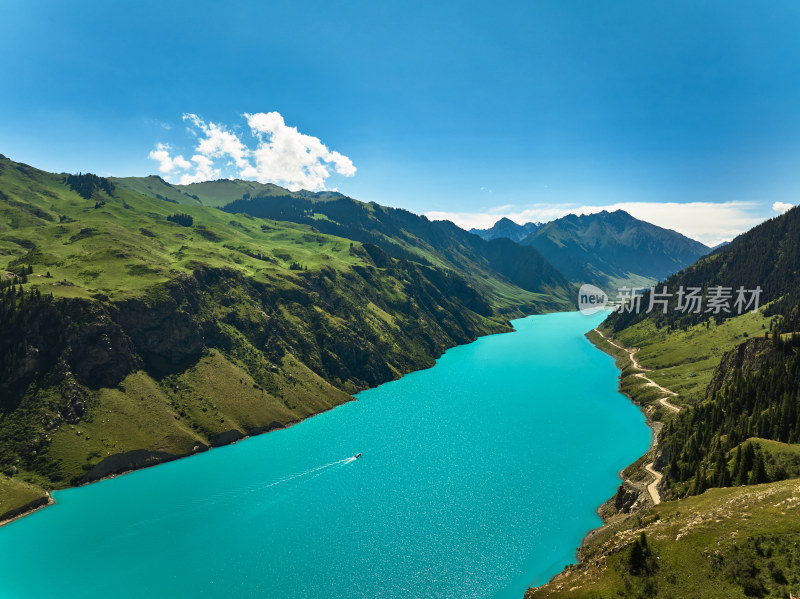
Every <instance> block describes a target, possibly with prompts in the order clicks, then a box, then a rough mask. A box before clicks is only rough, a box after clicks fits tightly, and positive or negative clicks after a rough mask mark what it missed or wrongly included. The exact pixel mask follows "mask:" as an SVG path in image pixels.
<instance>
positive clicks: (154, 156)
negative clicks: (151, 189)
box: [150, 144, 192, 174]
mask: <svg viewBox="0 0 800 599" xmlns="http://www.w3.org/2000/svg"><path fill="white" fill-rule="evenodd" d="M170 149H171V148H170V147H169V145H167V144H157V145H156V149H155V150H153V151H152V152H150V159H151V160H155V161H156V162H158V170H159V171H160V172H162V173H164V174H169V173H171V172H172V171H174V170H175V169H184V170H185V169H188V168H191V166H192V165H191V163H190V162H189V161H188V160H185V159H184V158H183V156H180V155H179V156H175V158H173V157H172V156H170V153H169V152H170Z"/></svg>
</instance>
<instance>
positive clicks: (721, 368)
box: [706, 337, 777, 398]
mask: <svg viewBox="0 0 800 599" xmlns="http://www.w3.org/2000/svg"><path fill="white" fill-rule="evenodd" d="M776 357H777V354H776V353H775V350H774V348H773V346H772V343H771V342H770V340H768V339H764V338H762V337H758V338H752V339H748V340H747V341H745V342H744V343H740V344H739V345H737V346H736V347H734V348H733V349H732V350H730V351H728V352H726V353H725V354H724V355H723V356H722V359H721V360H720V363H719V365H718V366H717V368H716V370H715V371H714V375H713V376H712V377H711V382H710V383H709V384H708V387H707V388H706V398H710V397H712V396H713V395H714V394H715V393H717V392H718V391H720V390H721V389H722V388H723V387H724V386H725V385H726V384H728V383H729V382H730V381H731V379H732V377H733V376H734V373H735V372H739V373H741V374H742V375H747V374H751V373H753V372H757V371H758V370H759V369H760V368H761V366H762V365H764V364H769V363H771V362H772V361H773V360H774V359H775V358H776Z"/></svg>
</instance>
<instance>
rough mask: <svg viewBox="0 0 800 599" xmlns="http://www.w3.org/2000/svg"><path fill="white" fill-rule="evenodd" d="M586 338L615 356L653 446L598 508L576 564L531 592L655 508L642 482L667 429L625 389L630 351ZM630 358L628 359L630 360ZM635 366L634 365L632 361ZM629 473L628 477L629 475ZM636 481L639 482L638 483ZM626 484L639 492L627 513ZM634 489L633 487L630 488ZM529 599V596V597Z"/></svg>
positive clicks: (593, 333)
mask: <svg viewBox="0 0 800 599" xmlns="http://www.w3.org/2000/svg"><path fill="white" fill-rule="evenodd" d="M584 337H586V339H587V340H588V341H589V342H590V343H592V345H594V346H595V347H596V348H597V349H599V350H600V351H602V352H603V353H605V354H607V355H609V356H611V357H612V358H614V360H615V362H616V365H617V369H618V370H619V376H618V382H619V392H620V393H621V394H622V395H624V396H625V397H627V398H628V400H629V401H630V402H631V403H632V404H634V405H635V406H636V407H638V408H639V410H640V411H641V412H642V414H643V415H644V417H645V423H646V424H647V426H648V428H649V429H650V431H651V433H652V441H651V443H650V447H649V448H648V450H647V451H646V452H645V453H644V454H642V455H641V456H640V457H639V458H637V459H636V460H634V461H633V462H631V464H629V465H628V466H627V467H626V468H624V469H623V470H621V471H620V472H619V473H618V476H619V479H620V483H621V484H620V486H619V488H618V489H617V492H616V493H615V494H614V495H612V496H611V497H609V498H608V499H607V500H606V501H604V502H603V503H601V504H600V505H599V506H597V509H596V510H595V513H596V514H597V516H599V517H600V519H602V520H603V524H601V525H600V526H598V527H597V528H593V529H591V530H589V531H587V533H586V534H585V535H584V536H583V538H582V539H581V543H580V545H579V546H578V548H577V549H576V560H577V561H576V563H575V564H571V565H568V566H566V567H565V568H564V569H563V570H562V571H561V572H558V573H557V574H555V575H554V576H552V577H551V578H550V579H549V580H548V581H547V582H545V583H544V584H541V585H537V586H536V587H531V588H538V587H542V586H545V585H548V584H551V583H554V582H558V580H559V578H561V577H562V576H564V575H565V574H566V573H567V572H569V571H571V570H573V569H577V568H581V567H582V566H583V565H584V564H585V560H584V559H583V556H582V551H583V549H584V548H585V547H586V546H587V545H588V543H589V542H590V541H591V540H592V539H594V538H595V537H596V536H598V535H601V534H604V533H606V532H611V531H612V530H613V528H614V524H615V522H616V521H617V520H618V519H619V518H627V517H630V516H631V515H633V514H637V513H639V512H641V511H643V510H646V509H649V508H650V507H652V506H653V505H654V502H653V499H652V497H651V496H650V494H649V493H648V490H647V485H646V484H644V483H643V482H642V479H644V480H647V479H649V478H652V475H651V474H650V472H649V471H648V470H647V466H649V465H651V463H652V462H654V461H655V458H656V455H657V453H658V450H659V447H660V446H659V440H660V437H661V430H662V429H663V426H664V424H663V423H662V422H660V421H658V420H655V419H654V418H653V409H652V408H651V407H645V406H643V405H642V404H641V403H640V402H638V401H637V400H636V399H635V398H634V397H633V396H632V395H631V394H630V393H629V392H628V391H625V390H623V389H622V381H623V378H624V377H625V376H626V375H625V374H624V370H625V368H626V363H625V360H626V359H627V360H629V361H631V359H630V354H629V353H628V351H629V350H627V349H626V348H621V346H618V345H616V344H615V343H612V342H611V341H610V340H609V339H608V338H606V337H605V336H604V335H603V334H602V333H600V331H599V330H598V329H592V330H590V331H588V332H587V333H586V334H585V335H584ZM612 347H616V348H620V349H622V351H624V352H625V355H624V356H623V355H620V354H619V353H617V352H615V351H614V350H612V349H611V348H612ZM626 356H627V358H626ZM631 363H632V361H631ZM626 471H627V475H626ZM632 479H637V480H636V481H635V482H634V481H633V480H632ZM626 484H628V485H630V486H631V487H634V488H635V489H636V492H637V496H638V497H637V499H636V500H634V501H633V504H632V506H631V508H630V509H629V510H628V511H627V512H624V511H622V510H620V509H618V508H617V506H616V501H617V499H618V496H619V495H620V492H621V490H622V489H624V488H625V486H626ZM628 489H630V487H628ZM526 596H527V593H526Z"/></svg>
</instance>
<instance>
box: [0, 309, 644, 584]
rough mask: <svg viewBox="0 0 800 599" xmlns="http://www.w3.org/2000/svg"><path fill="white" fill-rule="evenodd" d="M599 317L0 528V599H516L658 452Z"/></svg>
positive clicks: (566, 559)
mask: <svg viewBox="0 0 800 599" xmlns="http://www.w3.org/2000/svg"><path fill="white" fill-rule="evenodd" d="M604 317H605V314H602V313H601V314H597V315H594V316H585V315H583V314H581V313H579V312H570V313H558V314H548V315H543V316H532V317H529V318H525V319H521V320H516V321H514V326H515V328H516V329H517V330H516V331H515V332H513V333H508V334H501V335H492V336H489V337H483V338H481V339H479V340H477V341H476V342H474V343H471V344H469V345H464V346H460V347H456V348H453V349H451V350H449V351H448V352H446V353H445V355H443V356H442V357H441V358H440V359H439V361H438V362H437V364H436V366H434V367H433V368H431V369H428V370H423V371H419V372H415V373H412V374H409V375H407V376H405V377H403V378H402V379H400V380H398V381H394V382H391V383H387V384H385V385H382V386H380V387H378V388H375V389H371V390H368V391H365V392H363V393H360V394H359V395H358V396H357V397H358V401H354V402H350V403H348V404H345V405H343V406H340V407H338V408H336V409H334V410H331V411H330V412H326V413H324V414H320V415H318V416H315V417H313V418H310V419H308V420H306V421H304V422H302V423H300V424H298V425H296V426H293V427H291V428H289V429H285V430H281V431H276V432H272V433H269V434H266V435H261V436H258V437H253V438H250V439H246V440H244V441H241V442H239V443H237V444H235V445H231V446H227V447H222V448H219V449H214V450H212V451H209V452H207V453H204V454H200V455H197V456H194V457H191V458H187V459H183V460H178V461H176V462H171V463H169V464H164V465H161V466H157V467H155V468H150V469H147V470H140V471H138V472H134V473H131V474H127V475H125V476H121V477H118V478H115V479H111V480H106V481H102V482H99V483H96V484H93V485H89V486H86V487H81V488H77V489H70V490H66V491H59V492H56V493H55V494H54V497H55V499H56V505H55V506H52V507H48V508H46V509H43V510H41V511H39V512H36V513H34V514H32V515H31V516H28V517H26V518H23V519H21V520H18V521H16V522H12V523H11V524H9V525H7V526H4V527H2V528H0V597H2V598H4V599H5V598H6V597H13V598H20V599H21V598H24V599H30V598H39V597H81V598H94V597H115V598H129V597H130V598H136V599H141V598H146V597H147V598H149V597H159V598H160V597H170V598H178V597H203V598H216V597H226V598H228V597H277V598H284V597H286V598H291V597H314V598H323V597H325V598H326V599H327V598H350V597H369V598H373V597H407V598H422V597H431V598H437V599H441V598H446V597H502V598H505V597H513V598H515V599H521V598H522V595H523V593H524V591H525V589H526V588H527V587H528V586H530V585H531V584H541V583H544V582H546V581H547V580H548V579H549V578H550V577H551V576H553V575H554V574H556V573H557V572H559V571H560V570H561V569H563V567H564V566H565V565H566V564H568V563H573V562H574V561H575V550H576V548H577V547H578V545H579V544H580V542H581V539H582V538H583V536H584V535H585V534H586V532H587V531H589V530H590V529H592V528H594V527H596V526H599V525H600V524H601V521H600V519H599V518H598V516H597V515H596V513H595V510H596V508H597V507H598V505H599V504H600V503H602V502H603V501H605V500H606V499H608V498H609V497H610V496H611V495H612V494H613V493H614V492H615V490H616V488H617V486H618V485H619V483H620V480H619V478H618V472H619V471H620V470H621V469H623V468H624V467H625V466H627V465H628V464H630V463H631V462H633V461H635V460H636V459H637V458H638V457H639V456H641V455H642V454H643V453H644V452H645V451H646V450H647V448H648V446H649V444H650V440H651V434H650V430H649V429H648V428H647V426H646V424H645V419H644V416H643V414H642V413H641V411H640V410H639V409H638V408H637V407H635V406H634V405H633V404H631V403H630V402H629V401H628V400H627V398H625V396H623V395H621V394H620V393H619V392H618V390H617V385H618V380H617V377H618V374H619V373H618V371H617V369H616V367H615V365H614V362H613V360H612V359H611V358H610V357H609V356H607V355H606V354H604V353H602V352H601V351H599V350H598V349H596V348H595V347H594V346H592V345H591V343H589V341H587V340H586V339H585V338H584V336H583V335H584V334H585V333H586V332H587V331H589V330H590V329H592V328H594V327H595V326H597V325H598V324H599V323H600V322H601V321H602V319H603V318H604ZM359 452H360V453H362V454H363V457H362V458H361V459H358V460H354V459H351V458H352V456H354V455H355V454H356V453H359Z"/></svg>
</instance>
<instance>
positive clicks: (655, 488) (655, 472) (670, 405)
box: [594, 329, 681, 505]
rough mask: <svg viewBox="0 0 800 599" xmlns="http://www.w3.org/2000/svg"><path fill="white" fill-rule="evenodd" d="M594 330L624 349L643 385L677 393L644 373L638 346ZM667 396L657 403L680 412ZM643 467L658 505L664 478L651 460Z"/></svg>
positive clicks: (670, 394)
mask: <svg viewBox="0 0 800 599" xmlns="http://www.w3.org/2000/svg"><path fill="white" fill-rule="evenodd" d="M594 330H595V332H597V334H598V335H600V336H601V337H602V338H603V339H604V340H605V341H607V342H608V343H610V344H611V345H613V346H614V347H617V348H619V349H621V350H622V351H624V352H625V353H627V354H628V356H629V357H630V359H631V364H633V367H634V368H636V369H637V370H641V371H642V372H636V373H634V374H633V376H636V377H639V378H641V379H642V380H643V381H644V384H645V385H647V386H649V387H655V388H656V389H659V390H660V391H661V392H662V393H664V395H666V396H667V397H675V396H677V395H678V394H677V393H675V392H674V391H670V390H669V389H667V388H666V387H662V386H661V385H659V384H658V383H656V382H655V381H654V380H653V379H651V378H650V377H648V376H647V374H645V373H646V372H648V371H649V370H650V369H649V368H644V367H643V366H642V365H641V364H639V361H638V360H637V359H636V352H638V351H639V348H638V347H634V348H630V349H629V348H627V347H624V346H622V345H620V344H619V343H616V342H614V341H612V340H611V339H609V338H608V337H606V336H605V335H603V332H602V331H601V330H600V329H594ZM667 397H660V398H659V399H658V403H660V404H661V405H662V406H664V407H665V408H667V409H669V410H672V411H673V412H675V413H678V412H680V411H681V408H680V406H676V405H675V404H674V403H670V401H669V399H667ZM644 469H645V470H647V472H649V473H650V474H651V475H652V476H653V479H654V480H653V482H651V483H650V484H649V485H647V492H648V493H649V494H650V498H651V499H652V500H653V503H654V504H655V505H658V504H659V503H661V495H660V494H659V493H658V484H659V483H660V482H661V479H662V478H664V476H663V475H662V474H661V473H660V472H659V471H658V470H656V469H655V464H654V463H653V462H650V463H649V464H645V466H644Z"/></svg>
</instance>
